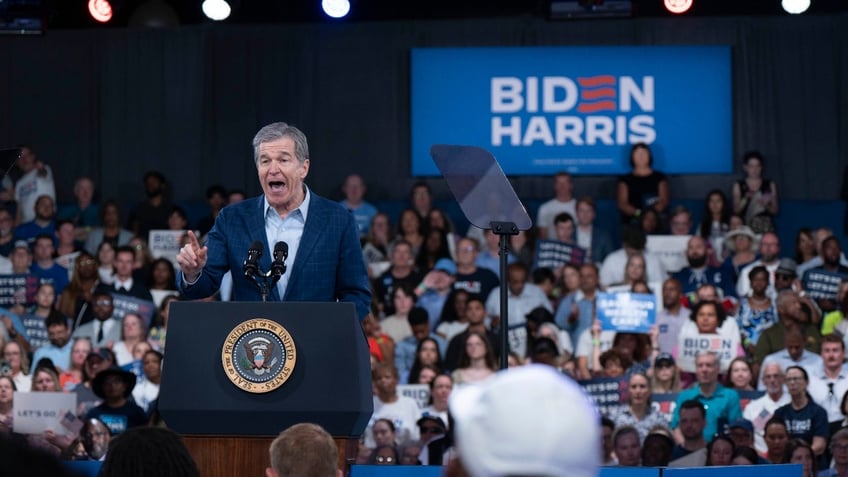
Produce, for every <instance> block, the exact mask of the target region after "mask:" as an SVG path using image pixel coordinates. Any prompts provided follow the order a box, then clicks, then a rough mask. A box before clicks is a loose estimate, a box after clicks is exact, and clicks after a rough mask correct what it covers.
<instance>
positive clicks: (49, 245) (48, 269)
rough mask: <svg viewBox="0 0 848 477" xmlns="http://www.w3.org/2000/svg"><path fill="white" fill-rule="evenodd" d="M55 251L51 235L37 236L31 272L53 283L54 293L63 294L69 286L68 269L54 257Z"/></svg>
mask: <svg viewBox="0 0 848 477" xmlns="http://www.w3.org/2000/svg"><path fill="white" fill-rule="evenodd" d="M55 251H56V248H55V246H54V244H53V237H52V236H51V235H48V234H40V235H38V236H37V237H35V242H34V245H33V252H32V259H33V263H32V265H31V266H30V272H31V273H32V274H33V275H35V276H37V277H38V278H39V280H40V281H41V283H52V284H53V288H54V293H55V294H56V295H61V294H62V291H64V290H65V287H66V286H68V281H69V280H68V269H67V268H65V267H63V266H61V265H59V264H58V263H56V260H55V259H54V258H53V254H54V252H55Z"/></svg>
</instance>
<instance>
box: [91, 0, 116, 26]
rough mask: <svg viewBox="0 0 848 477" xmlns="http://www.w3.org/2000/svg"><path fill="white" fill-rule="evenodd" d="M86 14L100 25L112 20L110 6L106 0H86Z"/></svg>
mask: <svg viewBox="0 0 848 477" xmlns="http://www.w3.org/2000/svg"><path fill="white" fill-rule="evenodd" d="M88 13H89V14H90V15H91V18H94V19H95V20H97V21H99V22H100V23H106V22H108V21H109V20H111V19H112V5H110V4H109V1H108V0H88Z"/></svg>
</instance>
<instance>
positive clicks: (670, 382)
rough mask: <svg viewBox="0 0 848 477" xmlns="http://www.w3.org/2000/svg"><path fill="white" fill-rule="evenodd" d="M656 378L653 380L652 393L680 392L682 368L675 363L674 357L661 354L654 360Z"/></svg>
mask: <svg viewBox="0 0 848 477" xmlns="http://www.w3.org/2000/svg"><path fill="white" fill-rule="evenodd" d="M653 374H654V377H653V379H652V380H651V392H652V393H654V394H671V393H678V392H680V389H681V387H680V368H678V367H677V364H675V362H674V357H673V356H672V355H670V354H668V353H660V354H659V355H657V357H656V358H654V373H653Z"/></svg>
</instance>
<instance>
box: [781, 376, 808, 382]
mask: <svg viewBox="0 0 848 477" xmlns="http://www.w3.org/2000/svg"><path fill="white" fill-rule="evenodd" d="M803 380H804V378H802V377H800V376H792V377H788V378H786V379H785V381H786V382H787V383H798V382H801V381H803Z"/></svg>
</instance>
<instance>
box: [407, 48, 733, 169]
mask: <svg viewBox="0 0 848 477" xmlns="http://www.w3.org/2000/svg"><path fill="white" fill-rule="evenodd" d="M411 76H412V107H411V115H412V117H411V127H412V151H411V157H412V173H413V174H416V175H438V170H437V169H436V166H435V164H434V163H433V161H432V159H431V158H430V156H429V149H430V145H432V144H439V143H447V144H468V145H475V146H480V147H484V148H486V149H488V150H489V151H491V152H492V153H493V154H494V155H495V156H496V157H497V159H498V162H499V163H500V165H501V168H502V169H503V170H504V172H505V173H506V174H515V175H544V174H553V173H556V172H557V171H562V170H566V171H568V172H571V173H572V174H623V173H626V172H628V171H629V170H630V165H629V162H628V158H627V154H626V151H627V147H626V146H627V145H630V144H635V143H638V142H644V143H648V144H650V145H651V149H652V151H653V157H654V167H655V168H656V169H658V170H661V171H664V172H666V173H669V174H698V173H708V174H722V173H730V172H731V171H732V170H733V165H732V156H733V152H732V151H733V148H732V127H731V126H732V114H731V99H732V98H731V88H730V81H731V75H730V47H728V46H701V47H686V46H680V47H580V48H578V47H573V48H568V47H563V48H553V47H549V48H545V47H537V48H529V47H528V48H425V49H415V50H413V51H412V73H411ZM460 104H461V105H462V107H461V108H458V107H457V105H460Z"/></svg>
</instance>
